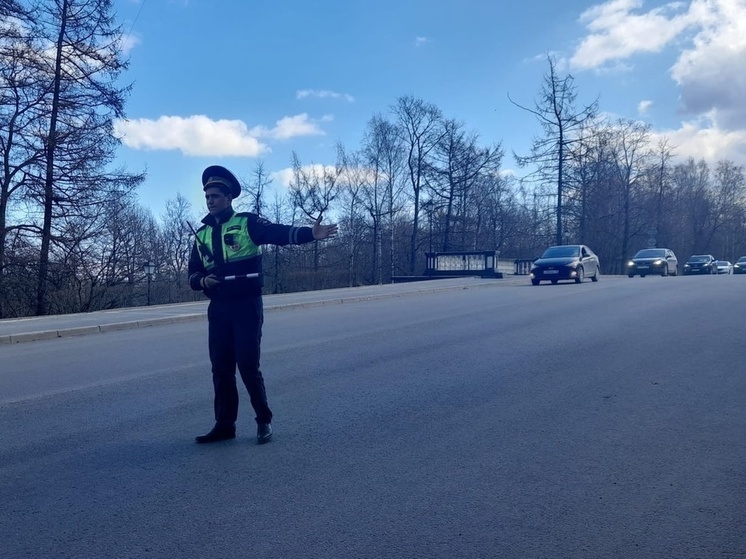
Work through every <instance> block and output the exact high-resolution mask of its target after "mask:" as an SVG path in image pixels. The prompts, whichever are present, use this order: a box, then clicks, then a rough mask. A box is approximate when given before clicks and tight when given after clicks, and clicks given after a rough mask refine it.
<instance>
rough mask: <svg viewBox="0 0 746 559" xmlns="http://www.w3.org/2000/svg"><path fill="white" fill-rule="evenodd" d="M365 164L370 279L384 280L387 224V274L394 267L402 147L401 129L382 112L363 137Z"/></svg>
mask: <svg viewBox="0 0 746 559" xmlns="http://www.w3.org/2000/svg"><path fill="white" fill-rule="evenodd" d="M362 150H363V154H364V160H365V165H366V167H367V169H368V172H369V174H370V175H371V177H370V180H369V181H367V182H366V186H365V188H364V189H363V200H364V204H365V207H366V210H367V212H368V215H369V216H370V219H371V221H372V227H373V235H372V236H373V264H372V270H373V276H372V277H373V281H374V282H376V283H379V284H380V283H383V271H384V268H383V264H384V263H383V236H384V227H388V253H389V263H388V269H389V275H391V276H393V275H394V269H395V254H396V252H395V250H394V242H395V227H394V217H395V215H396V214H397V213H398V212H399V211H400V210H401V193H402V171H403V168H404V150H403V146H402V142H401V132H400V130H399V129H398V128H397V126H396V125H395V124H393V123H392V122H390V121H388V120H386V119H385V118H383V117H382V116H381V115H375V116H374V117H373V118H372V119H371V120H369V121H368V127H367V129H366V132H365V136H364V138H363V147H362Z"/></svg>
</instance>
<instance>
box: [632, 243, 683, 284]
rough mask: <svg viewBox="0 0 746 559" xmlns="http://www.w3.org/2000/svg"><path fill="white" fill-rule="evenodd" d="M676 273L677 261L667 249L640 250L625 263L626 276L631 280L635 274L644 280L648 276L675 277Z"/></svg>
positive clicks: (677, 270)
mask: <svg viewBox="0 0 746 559" xmlns="http://www.w3.org/2000/svg"><path fill="white" fill-rule="evenodd" d="M678 273H679V261H678V260H677V259H676V255H675V254H674V253H673V251H672V250H671V249H668V248H645V249H642V250H640V251H638V252H637V254H635V255H634V256H633V257H632V260H630V261H629V262H627V275H628V276H629V277H631V278H633V277H635V274H637V275H639V276H640V277H641V278H644V277H645V276H646V275H648V274H655V275H656V276H668V275H671V276H675V275H676V274H678Z"/></svg>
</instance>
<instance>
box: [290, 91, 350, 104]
mask: <svg viewBox="0 0 746 559" xmlns="http://www.w3.org/2000/svg"><path fill="white" fill-rule="evenodd" d="M307 97H316V98H318V99H343V100H345V101H347V102H348V103H353V102H354V101H355V98H354V97H353V96H352V95H350V94H349V93H337V92H336V91H330V90H328V89H299V90H298V91H296V92H295V98H296V99H305V98H307Z"/></svg>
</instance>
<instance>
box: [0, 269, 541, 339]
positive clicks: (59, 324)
mask: <svg viewBox="0 0 746 559" xmlns="http://www.w3.org/2000/svg"><path fill="white" fill-rule="evenodd" d="M516 282H518V283H525V282H526V278H525V276H506V277H505V278H504V279H482V278H477V277H464V278H457V279H442V280H431V281H421V282H412V283H395V284H386V285H370V286H364V287H347V288H341V289H325V290H322V291H301V292H297V293H283V294H279V295H265V296H264V312H272V311H278V310H285V309H293V308H299V307H316V306H322V305H330V304H340V303H346V302H354V301H370V300H374V299H381V298H389V297H402V296H405V295H414V294H417V293H432V292H435V291H447V290H454V289H472V288H480V287H490V286H497V285H506V284H512V285H515V284H516ZM207 304H208V301H198V302H195V303H176V304H171V305H156V306H149V307H130V308H125V309H112V310H108V311H96V312H91V313H81V314H64V315H52V316H38V317H36V316H35V317H26V318H10V319H4V320H0V346H2V345H7V344H14V343H20V342H31V341H35V340H49V339H53V338H62V337H66V336H82V335H88V334H99V333H102V332H112V331H115V330H127V329H131V328H146V327H149V326H156V325H161V324H175V323H179V322H187V321H192V320H204V319H205V318H206V316H207Z"/></svg>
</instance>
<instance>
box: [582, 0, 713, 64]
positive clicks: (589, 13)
mask: <svg viewBox="0 0 746 559" xmlns="http://www.w3.org/2000/svg"><path fill="white" fill-rule="evenodd" d="M715 1H717V0H715ZM642 4H643V2H642V0H611V1H610V2H606V3H604V4H599V5H597V6H593V7H592V8H589V9H588V10H586V11H585V12H583V13H582V14H581V16H580V21H581V22H582V23H585V25H586V27H587V29H588V30H589V31H590V34H589V35H588V36H587V37H586V38H585V39H583V40H582V41H581V43H580V45H579V46H578V48H577V49H576V50H575V53H574V54H573V56H572V58H571V59H570V63H571V64H572V66H573V67H575V68H579V69H581V70H582V69H592V68H599V67H603V66H605V65H607V64H609V63H613V62H616V61H618V60H619V59H624V58H627V57H629V56H631V55H633V54H635V53H638V52H659V51H660V50H662V49H663V48H664V47H665V46H667V45H668V44H669V43H670V42H671V41H672V40H673V39H675V38H676V37H678V36H679V35H680V34H681V33H682V32H683V31H685V30H686V29H687V28H689V27H690V26H691V25H693V24H695V23H696V22H697V21H696V16H695V15H694V14H692V13H691V11H689V12H683V13H676V11H677V10H680V8H681V7H682V3H681V2H672V3H670V4H666V5H664V6H661V7H659V8H654V9H652V10H650V11H649V12H646V13H639V14H636V13H632V11H633V10H635V9H637V8H640V7H641V6H642Z"/></svg>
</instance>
